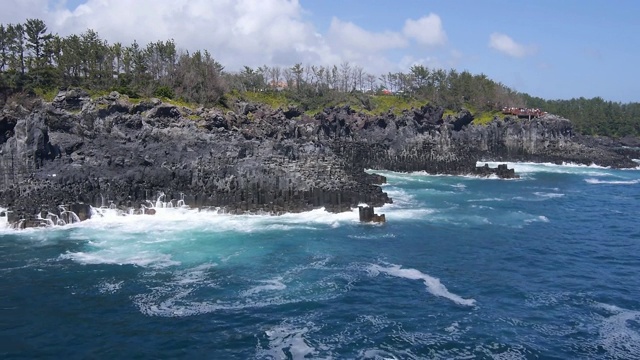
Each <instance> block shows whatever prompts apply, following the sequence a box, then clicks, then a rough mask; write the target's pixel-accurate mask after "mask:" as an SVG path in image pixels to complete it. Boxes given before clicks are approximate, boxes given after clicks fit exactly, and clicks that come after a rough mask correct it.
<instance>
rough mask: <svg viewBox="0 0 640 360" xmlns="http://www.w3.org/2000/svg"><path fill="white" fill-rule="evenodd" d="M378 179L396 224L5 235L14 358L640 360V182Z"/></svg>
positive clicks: (1, 334) (530, 170)
mask: <svg viewBox="0 0 640 360" xmlns="http://www.w3.org/2000/svg"><path fill="white" fill-rule="evenodd" d="M510 166H513V167H515V168H516V171H517V172H519V173H520V174H521V175H522V179H520V180H508V181H505V180H498V179H478V178H472V177H456V176H429V175H425V174H419V173H414V174H401V173H392V172H381V173H382V174H383V175H385V176H387V179H388V184H387V185H385V186H384V189H385V191H387V192H388V193H389V195H390V196H391V197H392V198H393V199H394V203H393V204H390V205H387V206H385V207H384V208H383V209H381V210H378V211H377V212H379V213H385V214H386V216H387V221H388V223H386V224H384V225H365V224H360V223H358V222H357V217H358V216H357V211H355V212H352V213H343V214H328V213H326V212H324V211H321V210H317V211H313V212H309V213H304V214H292V215H284V216H279V217H270V216H259V215H254V216H230V215H223V214H215V213H212V212H196V211H192V210H185V209H159V210H158V214H157V215H155V216H127V217H123V216H116V215H115V214H111V213H107V214H106V215H105V216H104V217H102V218H97V219H93V220H90V221H87V222H84V223H80V224H74V225H70V226H67V227H60V228H50V229H36V230H26V231H22V232H12V231H4V232H2V233H1V234H0V237H1V238H0V357H2V358H7V359H13V358H34V357H39V358H190V359H195V358H208V359H303V358H314V359H351V358H357V359H424V358H427V359H428V358H457V359H474V358H475V359H485V358H488V359H491V358H496V359H522V358H558V359H585V358H601V359H634V358H640V224H639V222H638V220H639V219H640V210H639V209H640V208H639V207H638V205H639V204H640V171H638V170H627V171H622V170H611V169H603V168H595V167H581V166H556V165H544V164H510Z"/></svg>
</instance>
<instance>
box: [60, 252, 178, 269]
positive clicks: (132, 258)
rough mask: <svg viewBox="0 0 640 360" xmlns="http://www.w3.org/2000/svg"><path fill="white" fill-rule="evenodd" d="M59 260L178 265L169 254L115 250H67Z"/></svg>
mask: <svg viewBox="0 0 640 360" xmlns="http://www.w3.org/2000/svg"><path fill="white" fill-rule="evenodd" d="M58 258H59V259H60V260H72V261H75V262H77V263H79V264H83V265H97V264H108V265H136V266H141V267H151V268H163V267H168V266H175V265H180V262H178V261H174V260H172V259H171V255H166V254H160V253H154V252H142V253H130V252H125V253H123V252H117V251H110V250H108V249H107V250H101V251H97V252H93V253H88V252H81V251H79V252H67V253H65V254H62V255H60V256H59V257H58Z"/></svg>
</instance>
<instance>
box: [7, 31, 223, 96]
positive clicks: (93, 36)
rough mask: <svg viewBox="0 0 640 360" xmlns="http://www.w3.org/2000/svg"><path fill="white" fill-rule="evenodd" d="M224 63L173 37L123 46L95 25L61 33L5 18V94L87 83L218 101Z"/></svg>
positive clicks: (87, 85) (89, 86) (124, 90)
mask: <svg viewBox="0 0 640 360" xmlns="http://www.w3.org/2000/svg"><path fill="white" fill-rule="evenodd" d="M222 69H223V67H222V65H221V64H220V63H218V62H217V61H216V60H215V59H213V57H212V56H211V54H210V53H209V52H208V51H206V50H205V51H195V52H193V53H189V52H187V51H179V50H177V48H176V45H175V43H174V41H173V40H167V41H157V42H152V43H149V44H147V45H146V46H144V47H143V46H140V44H138V43H137V42H136V41H134V42H133V43H132V44H130V45H128V46H124V45H123V44H121V43H114V44H109V43H108V42H107V41H106V40H104V39H101V38H100V36H99V35H98V33H97V32H95V31H93V30H87V31H85V32H83V33H82V34H80V35H76V34H73V35H69V36H67V37H60V36H58V35H55V34H51V33H49V32H48V31H47V26H46V25H45V23H44V22H43V21H42V20H39V19H28V20H27V21H26V23H24V24H9V25H6V26H5V25H4V24H0V91H2V93H3V94H4V95H5V97H6V96H7V95H8V94H10V93H12V92H17V91H32V90H34V89H55V88H69V87H83V88H87V89H91V90H98V91H99V90H118V91H120V92H122V93H125V94H127V95H129V96H133V97H137V96H141V95H142V96H151V95H156V96H167V97H179V98H182V99H185V100H186V101H190V102H195V103H201V104H207V105H213V104H215V103H216V102H217V101H218V100H219V98H220V97H221V96H222V95H223V93H224V90H225V88H224V86H223V80H222V75H221V74H222Z"/></svg>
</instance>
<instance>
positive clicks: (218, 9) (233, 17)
mask: <svg viewBox="0 0 640 360" xmlns="http://www.w3.org/2000/svg"><path fill="white" fill-rule="evenodd" d="M3 2H4V3H3V11H2V12H0V23H4V24H8V23H22V22H24V21H25V20H26V19H27V18H40V19H42V20H44V21H45V23H46V24H47V25H48V27H49V31H51V32H53V33H58V34H59V35H61V36H67V35H70V34H80V33H82V32H84V31H86V30H87V29H93V30H95V31H97V32H98V34H99V35H100V37H101V38H103V39H104V40H106V41H108V42H109V43H111V44H113V43H115V42H120V43H122V44H123V45H125V46H127V45H129V44H131V43H132V42H133V40H136V41H137V42H138V44H140V45H141V46H145V45H146V44H147V43H149V42H154V41H157V40H168V39H173V40H175V43H176V45H177V46H178V47H179V49H183V50H189V51H194V50H202V49H206V50H208V51H209V52H210V53H211V54H212V56H213V57H214V58H215V59H216V60H217V61H219V62H220V63H221V64H223V65H224V66H225V68H226V69H228V70H237V69H240V68H242V66H244V65H247V66H252V67H256V66H260V65H264V64H267V65H270V66H273V65H279V66H290V65H292V64H295V63H303V64H316V65H339V64H341V63H343V62H345V61H348V62H350V63H351V64H353V65H359V66H361V67H363V68H364V69H365V70H366V71H368V72H372V73H381V72H382V73H386V72H389V71H398V70H400V68H401V67H402V66H403V64H401V63H400V62H401V60H400V59H401V57H402V56H407V55H409V56H415V57H416V58H419V59H433V57H431V56H432V54H424V53H420V54H417V53H418V52H419V50H418V49H417V48H416V46H415V45H416V43H417V44H421V45H428V46H435V45H441V44H444V43H446V34H445V32H444V30H443V28H442V22H441V20H440V17H439V16H438V15H436V14H429V15H427V16H424V17H422V18H419V19H417V20H414V19H408V20H406V21H405V22H404V24H401V25H400V26H398V28H396V29H393V28H392V29H389V30H386V31H369V30H367V29H365V28H363V27H362V26H361V25H360V24H357V23H355V22H351V21H344V20H341V19H339V18H337V17H334V18H333V19H332V21H331V24H330V26H329V28H328V30H327V31H326V33H320V32H319V31H318V29H317V28H316V25H314V24H313V23H312V22H311V20H310V19H309V18H308V13H307V11H306V10H305V9H304V8H302V5H301V4H300V3H299V1H298V0H216V1H211V0H135V1H132V0H3ZM69 4H79V5H78V6H70V5H69ZM318 26H321V25H320V24H318ZM412 40H413V41H412ZM412 43H413V44H412ZM398 49H402V54H399V53H398V51H397V50H398ZM424 62H425V63H430V62H433V60H424Z"/></svg>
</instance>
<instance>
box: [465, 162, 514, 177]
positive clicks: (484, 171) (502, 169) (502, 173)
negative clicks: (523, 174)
mask: <svg viewBox="0 0 640 360" xmlns="http://www.w3.org/2000/svg"><path fill="white" fill-rule="evenodd" d="M474 174H475V175H479V176H491V175H496V176H497V177H499V178H501V179H519V178H520V175H518V174H516V172H515V170H514V169H509V168H508V167H507V164H499V165H498V167H495V168H492V167H489V164H484V166H478V167H476V169H475V170H474Z"/></svg>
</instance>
